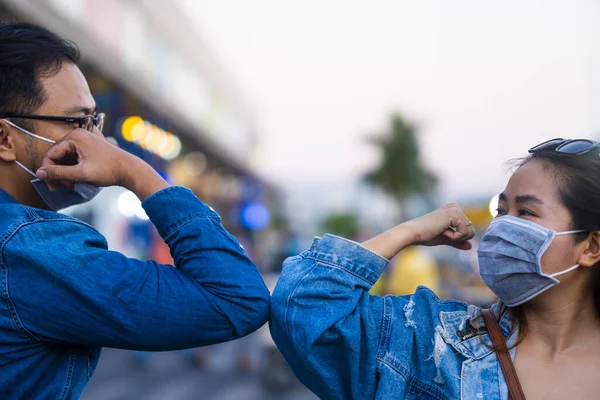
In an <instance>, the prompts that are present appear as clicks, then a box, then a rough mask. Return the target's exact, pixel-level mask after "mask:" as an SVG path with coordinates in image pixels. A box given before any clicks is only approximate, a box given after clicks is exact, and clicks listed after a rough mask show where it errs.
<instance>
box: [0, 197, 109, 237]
mask: <svg viewBox="0 0 600 400" xmlns="http://www.w3.org/2000/svg"><path fill="white" fill-rule="evenodd" d="M21 233H23V234H25V235H27V236H28V235H29V234H31V233H33V234H35V235H36V237H35V238H31V239H35V240H31V243H32V244H35V243H38V244H42V243H44V242H47V241H48V240H52V239H53V238H59V237H60V238H61V239H63V240H64V239H65V237H67V236H71V235H77V236H78V237H81V240H85V237H83V236H82V235H90V236H100V237H102V235H100V233H99V232H98V231H97V230H96V229H95V228H94V227H92V226H91V225H89V224H87V223H86V222H84V221H81V220H78V219H76V218H73V217H71V216H69V215H65V214H61V213H57V212H54V211H47V210H42V209H39V208H32V207H27V206H24V205H21V204H5V205H3V210H2V215H1V216H0V247H2V248H3V247H4V245H5V244H6V243H7V242H8V241H10V240H11V239H13V238H16V237H18V236H20V234H21ZM102 239H103V237H102Z"/></svg>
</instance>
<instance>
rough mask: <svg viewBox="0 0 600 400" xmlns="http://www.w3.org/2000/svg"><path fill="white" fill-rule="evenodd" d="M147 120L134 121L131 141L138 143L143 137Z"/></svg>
mask: <svg viewBox="0 0 600 400" xmlns="http://www.w3.org/2000/svg"><path fill="white" fill-rule="evenodd" d="M146 125H147V122H144V121H143V120H142V121H139V122H138V123H136V124H135V125H134V126H133V128H131V141H132V142H136V143H138V142H139V141H140V140H142V138H143V137H144V135H145V133H146V129H147V127H146Z"/></svg>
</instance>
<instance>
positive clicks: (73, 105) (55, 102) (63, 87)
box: [40, 62, 96, 115]
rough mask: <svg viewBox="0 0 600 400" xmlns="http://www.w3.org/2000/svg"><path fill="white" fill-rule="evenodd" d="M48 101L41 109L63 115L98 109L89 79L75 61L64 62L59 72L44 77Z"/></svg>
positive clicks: (43, 82)
mask: <svg viewBox="0 0 600 400" xmlns="http://www.w3.org/2000/svg"><path fill="white" fill-rule="evenodd" d="M42 85H43V86H44V90H45V92H46V101H45V102H44V105H42V107H40V110H45V111H46V112H53V113H60V114H61V115H75V114H82V113H84V114H90V113H92V112H93V111H94V110H95V109H96V102H95V101H94V98H93V97H92V94H91V92H90V88H89V86H88V83H87V80H86V79H85V77H84V76H83V73H82V72H81V70H80V69H79V68H78V67H77V66H76V65H75V64H73V63H70V62H65V63H63V65H62V67H61V69H60V70H59V71H58V73H56V74H54V75H52V76H49V77H45V78H43V79H42Z"/></svg>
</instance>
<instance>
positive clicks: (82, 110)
mask: <svg viewBox="0 0 600 400" xmlns="http://www.w3.org/2000/svg"><path fill="white" fill-rule="evenodd" d="M96 109H97V107H96V106H94V108H93V109H91V108H89V107H85V106H83V107H82V106H74V107H70V108H67V109H66V110H65V114H66V115H73V114H81V113H83V114H85V115H90V114H94V113H96Z"/></svg>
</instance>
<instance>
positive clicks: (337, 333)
mask: <svg viewBox="0 0 600 400" xmlns="http://www.w3.org/2000/svg"><path fill="white" fill-rule="evenodd" d="M387 264H388V260H386V259H384V258H383V257H381V256H379V255H377V254H375V253H373V252H371V251H369V250H367V249H365V248H364V247H362V246H360V245H359V244H357V243H354V242H351V241H349V240H345V239H342V238H338V237H335V236H332V235H325V236H324V237H323V238H322V239H316V240H315V242H314V243H313V245H312V247H311V248H310V249H309V250H307V251H305V252H304V253H302V254H300V255H299V256H296V257H292V258H289V259H288V260H287V261H286V262H285V263H284V269H283V272H282V274H281V277H280V280H279V282H278V284H277V286H276V288H275V290H274V292H273V297H272V299H271V334H272V336H273V339H274V340H275V342H276V344H277V346H278V347H279V349H280V351H281V352H282V354H283V355H284V357H285V358H286V360H287V361H288V363H289V364H290V366H291V368H292V369H293V371H294V373H295V374H296V375H297V376H298V378H299V379H300V380H301V381H302V382H303V383H304V384H305V385H306V386H307V387H308V388H310V389H311V390H312V391H313V392H314V393H316V394H317V395H318V396H319V397H320V398H323V399H373V398H374V397H375V393H376V390H377V376H378V372H377V356H378V352H379V351H380V349H381V346H382V341H383V339H382V338H385V337H386V335H387V329H388V327H387V326H386V323H385V322H384V302H385V301H384V298H382V297H379V296H374V295H370V294H369V289H370V288H371V286H372V285H373V284H374V283H375V282H376V281H377V279H378V277H379V275H380V274H381V272H382V271H383V270H384V268H385V267H386V265H387Z"/></svg>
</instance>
